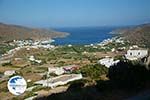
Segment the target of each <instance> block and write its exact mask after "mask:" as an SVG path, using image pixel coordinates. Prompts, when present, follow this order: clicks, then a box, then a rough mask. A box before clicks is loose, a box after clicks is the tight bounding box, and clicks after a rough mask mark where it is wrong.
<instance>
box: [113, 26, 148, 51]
mask: <svg viewBox="0 0 150 100" xmlns="http://www.w3.org/2000/svg"><path fill="white" fill-rule="evenodd" d="M113 33H117V34H119V35H121V36H123V37H125V39H127V40H129V41H130V42H131V44H136V45H139V46H142V47H148V48H150V24H142V25H138V26H133V27H129V28H124V29H118V30H116V31H115V32H113Z"/></svg>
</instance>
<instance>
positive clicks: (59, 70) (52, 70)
mask: <svg viewBox="0 0 150 100" xmlns="http://www.w3.org/2000/svg"><path fill="white" fill-rule="evenodd" d="M48 73H55V74H56V75H62V74H63V73H65V71H64V69H63V68H62V67H49V68H48Z"/></svg>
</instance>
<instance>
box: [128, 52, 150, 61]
mask: <svg viewBox="0 0 150 100" xmlns="http://www.w3.org/2000/svg"><path fill="white" fill-rule="evenodd" d="M146 56H148V50H128V51H127V54H125V57H126V59H128V60H137V59H142V58H144V57H146Z"/></svg>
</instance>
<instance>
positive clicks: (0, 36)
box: [0, 23, 68, 42]
mask: <svg viewBox="0 0 150 100" xmlns="http://www.w3.org/2000/svg"><path fill="white" fill-rule="evenodd" d="M66 35H68V33H65V32H57V31H54V30H46V29H38V28H29V27H24V26H19V25H9V24H4V23H0V42H8V41H12V40H25V39H33V40H39V39H47V38H55V37H64V36H66Z"/></svg>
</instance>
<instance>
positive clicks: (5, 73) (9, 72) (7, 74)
mask: <svg viewBox="0 0 150 100" xmlns="http://www.w3.org/2000/svg"><path fill="white" fill-rule="evenodd" d="M15 73H16V72H15V70H7V71H5V72H4V75H5V76H11V75H13V74H15Z"/></svg>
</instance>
